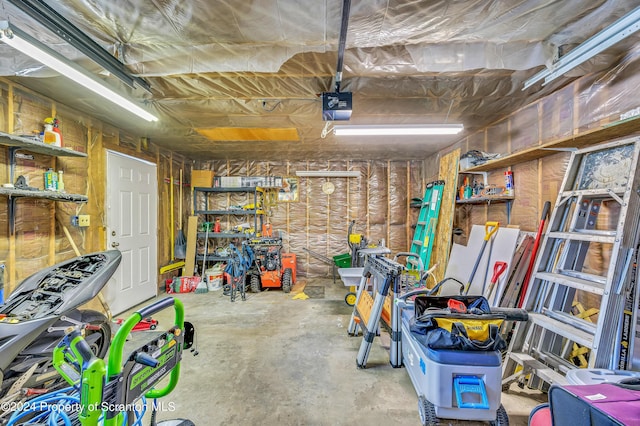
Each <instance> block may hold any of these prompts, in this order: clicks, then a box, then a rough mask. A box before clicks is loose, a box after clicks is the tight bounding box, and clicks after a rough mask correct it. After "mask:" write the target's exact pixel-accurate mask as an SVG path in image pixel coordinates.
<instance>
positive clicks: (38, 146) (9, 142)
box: [0, 132, 87, 157]
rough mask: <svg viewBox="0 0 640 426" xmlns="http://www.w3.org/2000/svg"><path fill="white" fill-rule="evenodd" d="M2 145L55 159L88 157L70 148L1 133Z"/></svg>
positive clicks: (0, 140)
mask: <svg viewBox="0 0 640 426" xmlns="http://www.w3.org/2000/svg"><path fill="white" fill-rule="evenodd" d="M0 145H4V146H9V147H12V148H23V149H26V150H27V151H30V152H35V153H38V154H45V155H51V156H53V157H86V156H87V154H86V153H84V152H79V151H74V150H72V149H68V148H60V147H59V146H53V145H47V144H45V143H43V142H40V141H38V140H36V139H31V138H26V137H23V136H17V135H12V134H9V133H4V132H0Z"/></svg>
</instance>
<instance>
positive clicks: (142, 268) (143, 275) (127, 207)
mask: <svg viewBox="0 0 640 426" xmlns="http://www.w3.org/2000/svg"><path fill="white" fill-rule="evenodd" d="M106 195H107V200H106V206H107V244H108V249H112V248H116V249H118V250H120V251H121V252H122V261H121V263H120V267H119V268H118V270H117V271H116V273H115V274H114V276H113V279H112V280H111V281H110V282H109V284H108V285H107V286H106V291H105V298H106V299H107V302H108V303H109V307H110V309H111V311H112V312H113V313H114V314H118V313H121V312H123V311H126V310H127V309H130V308H132V307H134V306H136V305H137V304H139V303H141V302H144V301H145V300H148V299H150V298H152V297H155V296H156V295H157V291H158V284H157V281H158V272H157V271H158V267H157V263H158V261H157V246H158V244H157V221H158V219H157V218H158V181H157V178H156V165H155V164H153V163H149V162H146V161H143V160H140V159H137V158H133V157H130V156H128V155H124V154H120V153H117V152H112V151H107V194H106Z"/></svg>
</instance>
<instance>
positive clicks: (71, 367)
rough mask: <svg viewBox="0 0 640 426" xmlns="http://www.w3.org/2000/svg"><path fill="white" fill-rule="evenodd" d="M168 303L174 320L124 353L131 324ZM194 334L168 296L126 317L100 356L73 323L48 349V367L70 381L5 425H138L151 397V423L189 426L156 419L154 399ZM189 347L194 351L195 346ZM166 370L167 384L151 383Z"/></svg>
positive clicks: (173, 381) (174, 379) (173, 377)
mask: <svg viewBox="0 0 640 426" xmlns="http://www.w3.org/2000/svg"><path fill="white" fill-rule="evenodd" d="M170 307H173V308H174V311H175V320H174V325H173V326H172V327H170V328H169V329H168V330H166V331H163V332H161V333H153V335H154V337H153V338H152V339H150V340H148V341H146V342H145V343H144V344H142V345H140V346H139V347H138V348H137V349H135V350H133V351H132V352H131V353H129V355H127V356H126V357H125V355H124V346H125V342H126V340H127V337H128V336H129V333H130V332H131V331H132V330H133V327H134V326H135V325H136V324H138V322H140V321H141V320H143V319H144V318H147V317H150V316H152V315H154V314H156V313H158V312H160V311H162V310H164V309H167V308H170ZM158 334H159V335H158ZM138 335H139V334H138ZM194 335H195V330H194V328H193V325H191V324H190V323H188V322H185V321H184V307H183V304H182V302H181V301H180V300H178V299H174V298H173V297H167V298H164V299H161V300H159V301H157V302H155V303H153V304H151V305H149V306H147V307H144V308H142V309H140V310H139V311H137V312H135V313H133V314H132V315H131V316H130V317H129V318H127V319H126V320H125V321H124V322H123V323H122V325H121V326H120V328H119V330H118V332H117V333H116V335H115V337H114V339H113V341H112V342H111V349H110V351H109V357H108V360H107V361H106V362H105V360H103V359H101V358H98V357H96V356H95V355H94V354H93V352H92V351H91V348H90V347H89V345H88V344H87V342H86V341H85V339H84V338H83V337H82V334H81V333H80V331H79V330H78V329H77V328H71V329H70V330H69V332H68V334H67V335H66V336H65V338H64V339H63V340H62V341H61V342H60V344H59V345H58V346H57V347H56V349H55V350H54V353H53V365H54V367H55V368H56V370H57V371H58V372H59V373H60V375H61V376H62V377H64V379H65V380H66V381H67V382H68V383H69V384H70V385H71V386H70V387H68V388H66V389H63V390H61V391H58V392H56V393H54V394H46V395H42V396H39V397H37V398H34V399H31V400H29V401H28V402H27V403H26V404H25V405H24V406H23V407H22V409H21V410H20V411H17V412H15V413H14V414H13V415H12V417H11V418H10V419H9V422H8V426H13V425H20V424H26V421H28V422H31V424H56V425H57V424H64V425H77V424H80V425H82V426H98V425H103V426H126V425H142V419H143V416H144V414H145V412H146V406H147V403H146V398H150V399H153V400H154V401H153V403H152V404H151V405H152V413H151V425H152V426H156V425H158V426H160V425H162V426H194V424H193V422H191V421H190V420H185V419H178V420H166V421H162V422H159V423H156V413H157V407H158V404H157V403H156V400H157V399H158V398H162V397H164V396H167V395H168V394H169V393H171V391H172V390H173V389H174V388H175V387H176V385H177V383H178V377H179V375H180V361H181V359H182V354H183V352H184V350H186V349H189V348H192V346H193V341H194ZM191 351H192V352H193V353H194V355H197V351H196V350H195V348H192V350H191ZM166 376H169V380H168V382H167V384H166V385H165V386H164V387H162V388H159V389H156V388H155V386H156V385H157V384H158V383H159V382H160V381H161V380H162V379H164V378H165V377H166ZM34 422H36V423H34Z"/></svg>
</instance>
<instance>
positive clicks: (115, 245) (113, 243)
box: [111, 241, 120, 247]
mask: <svg viewBox="0 0 640 426" xmlns="http://www.w3.org/2000/svg"><path fill="white" fill-rule="evenodd" d="M119 245H120V243H116V242H115V241H114V242H112V243H111V247H118V246H119Z"/></svg>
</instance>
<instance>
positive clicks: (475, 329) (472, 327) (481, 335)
mask: <svg viewBox="0 0 640 426" xmlns="http://www.w3.org/2000/svg"><path fill="white" fill-rule="evenodd" d="M471 316H473V315H467V317H471ZM433 319H434V320H435V322H436V323H437V324H438V327H441V328H444V329H445V330H447V331H448V332H450V333H451V328H452V326H453V324H454V323H460V324H462V326H463V327H464V329H465V330H466V331H467V336H469V339H471V340H478V341H481V342H484V341H485V340H487V339H488V338H489V328H490V325H491V324H494V325H495V326H497V327H498V328H500V326H502V322H503V321H504V319H503V318H495V319H470V318H465V319H462V318H460V317H458V318H455V317H452V316H447V317H434V318H433Z"/></svg>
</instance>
